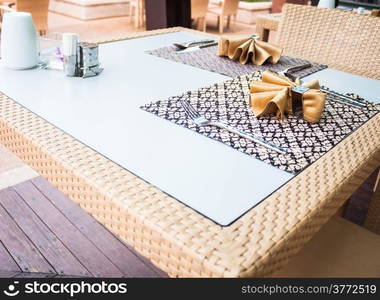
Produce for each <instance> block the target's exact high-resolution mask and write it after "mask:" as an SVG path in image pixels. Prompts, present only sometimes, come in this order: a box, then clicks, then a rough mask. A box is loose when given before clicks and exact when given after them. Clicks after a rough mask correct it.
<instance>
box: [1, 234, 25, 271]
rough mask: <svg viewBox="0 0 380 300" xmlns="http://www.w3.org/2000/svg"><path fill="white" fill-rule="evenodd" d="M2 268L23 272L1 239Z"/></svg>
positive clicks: (3, 269)
mask: <svg viewBox="0 0 380 300" xmlns="http://www.w3.org/2000/svg"><path fill="white" fill-rule="evenodd" d="M0 270H2V271H14V272H21V269H20V268H19V266H18V265H17V264H16V262H15V261H14V259H13V257H12V256H11V255H10V254H9V252H8V250H7V249H6V248H5V247H4V245H3V243H2V242H1V241H0Z"/></svg>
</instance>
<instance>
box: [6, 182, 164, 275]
mask: <svg viewBox="0 0 380 300" xmlns="http://www.w3.org/2000/svg"><path fill="white" fill-rule="evenodd" d="M56 276H58V277H60V276H73V277H166V274H165V273H164V272H162V271H161V270H159V269H157V268H156V267H155V266H153V265H152V264H151V263H150V262H149V261H148V260H147V259H145V258H143V257H141V256H140V255H138V254H137V253H136V252H135V251H134V250H133V249H131V248H130V247H128V246H126V245H125V244H124V243H122V242H121V241H120V240H119V239H117V238H116V237H115V236H114V235H113V234H112V233H110V232H109V231H108V230H107V229H106V228H105V227H103V226H102V225H101V224H99V223H98V222H97V221H96V220H95V219H93V218H92V217H91V216H89V215H88V214H87V213H86V212H85V211H84V210H82V209H81V208H80V207H79V206H78V205H76V204H75V203H73V202H72V201H71V200H70V199H68V198H67V197H66V196H64V195H63V194H62V193H60V192H59V191H58V190H57V189H55V188H54V187H53V186H51V185H50V184H49V183H48V182H47V181H46V180H45V179H43V178H42V177H35V178H32V179H30V180H27V181H24V182H21V183H18V184H16V185H14V186H10V187H7V188H4V189H2V190H0V277H56Z"/></svg>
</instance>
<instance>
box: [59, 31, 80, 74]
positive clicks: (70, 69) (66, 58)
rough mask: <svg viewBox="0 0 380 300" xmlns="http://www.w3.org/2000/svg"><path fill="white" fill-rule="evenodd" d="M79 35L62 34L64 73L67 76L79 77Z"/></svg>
mask: <svg viewBox="0 0 380 300" xmlns="http://www.w3.org/2000/svg"><path fill="white" fill-rule="evenodd" d="M78 43H79V35H78V34H76V33H63V34H62V52H63V72H64V73H65V74H66V76H70V77H74V76H77V64H78V59H77V58H78V55H77V54H78Z"/></svg>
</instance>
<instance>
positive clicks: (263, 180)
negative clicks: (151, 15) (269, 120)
mask: <svg viewBox="0 0 380 300" xmlns="http://www.w3.org/2000/svg"><path fill="white" fill-rule="evenodd" d="M190 40H194V36H192V35H191V34H189V33H181V32H178V33H171V34H165V35H160V36H153V37H146V38H141V39H134V40H128V41H121V42H115V43H110V44H103V45H100V60H101V62H102V65H103V67H104V69H105V70H104V72H103V73H102V74H101V75H100V76H98V77H93V78H87V79H80V78H68V77H65V76H64V75H63V74H62V73H60V72H56V71H46V70H36V69H34V70H27V71H13V70H8V69H5V68H3V67H0V91H1V92H3V93H5V94H6V95H8V96H9V97H11V98H13V99H14V100H16V101H17V102H18V103H20V104H21V105H23V106H25V107H27V108H28V109H30V110H31V111H33V112H34V113H36V114H38V115H40V116H41V117H43V118H44V119H46V120H47V121H49V122H51V123H52V124H54V125H55V126H57V127H58V128H60V129H62V130H64V131H66V132H67V133H69V134H71V135H72V136H74V137H75V138H77V139H78V140H79V141H81V142H83V143H84V144H86V145H88V146H90V147H92V148H93V149H95V150H96V151H98V152H99V153H101V154H103V155H104V156H106V157H108V158H109V159H111V160H112V161H114V162H116V163H117V164H119V165H121V166H122V167H124V168H126V169H127V170H129V171H131V172H133V173H134V174H136V175H138V176H140V177H141V178H143V179H144V180H146V181H147V182H149V183H151V184H153V185H155V186H157V187H158V188H160V189H161V190H163V191H164V192H166V193H168V194H170V195H171V196H173V197H175V198H176V199H178V200H179V201H181V202H182V203H184V204H186V205H188V206H190V207H192V208H193V209H195V210H197V211H198V212H199V213H201V214H203V215H204V216H206V217H208V218H210V219H211V220H213V221H215V222H216V223H219V224H221V225H228V224H230V223H231V222H233V221H234V220H236V219H237V218H238V217H239V216H241V215H242V214H244V213H245V212H247V211H248V210H249V209H251V208H252V207H254V206H255V205H256V204H257V203H259V202H261V201H262V200H263V199H265V198H266V197H267V196H268V195H270V194H271V193H273V192H274V191H275V190H277V189H278V188H279V187H281V186H282V185H283V184H285V183H286V182H287V181H288V180H290V179H291V178H292V177H293V175H292V174H289V173H287V172H284V171H281V170H279V169H277V168H275V167H272V166H270V165H268V164H266V163H264V162H262V161H260V160H257V159H254V158H252V157H250V156H248V155H246V154H243V153H240V152H239V151H236V150H234V149H232V148H230V147H228V146H226V145H224V144H222V143H219V142H216V141H213V140H211V139H208V138H206V137H204V136H202V135H200V134H197V133H195V132H193V131H191V130H188V129H185V128H182V127H180V126H178V125H175V124H173V123H171V122H168V121H166V120H164V119H161V118H159V117H157V116H155V115H153V114H150V113H147V112H145V111H143V110H141V109H140V106H141V105H143V104H145V103H148V102H150V101H155V100H161V99H166V98H168V97H169V96H173V95H178V94H180V93H182V92H185V91H188V90H194V89H198V88H200V87H205V86H208V85H211V84H214V83H217V82H222V81H224V80H226V79H229V78H228V77H226V76H223V75H219V74H216V73H212V72H208V71H205V70H200V69H197V68H194V67H191V66H187V65H183V64H180V63H176V62H171V61H168V60H164V59H162V58H158V57H155V56H151V55H148V54H145V53H144V51H146V50H151V49H155V48H159V47H164V46H168V45H170V44H171V43H173V42H185V41H190ZM310 77H318V78H319V79H321V81H322V84H328V86H329V87H331V88H333V89H336V90H337V91H340V92H350V91H351V92H356V93H359V94H361V95H363V96H364V97H367V99H368V100H374V101H376V100H377V101H379V102H380V82H379V81H376V80H370V79H366V78H362V77H359V76H354V75H350V74H346V73H343V72H339V71H334V70H329V69H327V70H324V71H321V72H319V73H318V74H314V75H311V76H310Z"/></svg>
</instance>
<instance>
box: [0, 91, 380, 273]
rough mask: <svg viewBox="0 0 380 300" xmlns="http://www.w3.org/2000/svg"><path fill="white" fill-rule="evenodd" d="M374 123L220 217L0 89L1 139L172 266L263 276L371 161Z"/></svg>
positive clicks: (377, 154) (378, 152)
mask: <svg viewBox="0 0 380 300" xmlns="http://www.w3.org/2000/svg"><path fill="white" fill-rule="evenodd" d="M379 130H380V115H377V116H376V117H374V118H373V119H371V120H370V121H368V122H367V123H366V124H365V125H363V126H362V127H360V128H359V129H358V130H357V131H356V132H354V133H353V134H352V135H350V136H349V137H348V138H346V139H345V140H344V141H342V142H341V143H340V144H338V145H337V146H336V147H335V148H334V149H332V150H331V151H330V152H328V153H327V154H326V155H324V156H323V157H321V158H320V159H319V160H318V161H317V162H316V163H314V164H313V165H311V166H310V167H309V168H307V169H306V170H305V171H303V172H302V173H301V174H299V175H298V176H296V177H295V178H294V179H293V180H291V181H290V182H289V183H288V184H286V185H285V186H283V187H282V188H281V189H279V190H277V191H276V192H275V193H273V194H272V195H271V196H270V197H268V198H267V199H266V200H265V201H263V202H262V203H261V204H260V205H258V206H257V207H255V208H254V209H252V210H251V211H249V212H248V213H247V214H245V215H244V216H243V217H241V218H240V219H239V220H238V221H237V222H235V223H234V224H233V225H231V226H229V227H220V226H218V225H215V224H214V223H213V222H211V221H209V220H208V219H206V218H204V217H203V216H201V215H200V214H198V213H196V212H194V211H193V210H192V209H190V208H188V207H186V206H184V205H182V204H181V203H180V202H178V201H176V200H175V199H172V198H170V197H169V196H167V195H165V194H164V193H162V192H161V191H159V190H158V189H156V188H154V187H152V186H151V185H149V184H147V183H146V182H144V181H143V180H141V179H139V178H137V177H136V176H134V175H133V174H131V173H129V172H128V171H126V170H124V169H122V168H121V167H119V166H117V165H116V164H114V163H112V162H111V161H109V160H108V159H106V158H104V157H103V156H101V155H100V154H98V153H96V152H94V151H93V150H91V149H90V148H88V147H86V146H85V145H83V144H81V143H80V142H78V141H76V140H75V139H73V138H72V137H70V136H68V135H67V134H65V133H64V132H62V131H61V130H59V129H57V128H55V127H54V126H52V125H50V124H49V123H47V122H46V121H44V120H43V119H41V118H39V117H37V116H36V115H34V114H33V113H31V112H29V111H28V110H26V109H25V108H23V107H21V106H20V105H18V104H16V103H15V102H14V101H13V100H11V99H10V98H8V97H7V96H5V95H3V94H1V93H0V142H1V143H3V144H4V145H5V146H6V147H7V148H9V149H11V150H12V151H13V152H14V153H15V154H17V155H18V156H19V157H20V158H22V159H23V160H24V161H25V162H27V163H28V164H29V165H30V166H32V167H33V168H35V169H36V170H37V171H38V172H39V173H40V174H41V175H43V176H44V177H46V178H47V179H48V180H49V181H50V182H51V183H52V184H53V185H55V186H56V187H58V188H59V189H60V190H61V191H63V192H64V193H65V194H67V195H68V196H69V197H70V198H71V199H72V200H73V201H75V202H77V203H79V204H80V205H81V206H82V207H83V208H84V209H85V210H86V211H88V212H89V213H90V214H92V215H93V216H94V217H95V218H96V219H97V220H99V221H100V222H101V223H103V224H104V225H105V226H107V228H109V229H110V230H111V231H112V232H113V233H115V234H116V235H118V236H119V237H120V238H121V239H123V240H124V241H126V242H127V243H129V244H130V245H132V246H133V247H135V248H136V249H137V250H138V251H139V252H140V253H141V254H142V255H145V256H147V257H148V258H150V259H151V260H152V261H153V262H154V263H155V264H156V265H157V266H159V267H160V268H162V269H163V270H165V271H167V272H168V273H169V274H170V275H171V276H191V277H192V276H203V277H209V276H268V275H270V274H271V273H272V272H273V271H275V270H277V269H279V268H281V267H282V266H283V265H284V264H285V263H286V262H287V261H288V260H289V258H290V257H292V255H294V254H295V253H296V252H297V251H298V250H299V249H300V248H301V247H302V246H303V245H304V244H305V243H306V242H307V241H308V240H309V239H310V238H311V237H312V236H313V234H314V233H315V232H316V231H317V230H319V228H320V227H321V226H322V225H323V224H324V223H325V222H326V221H327V219H328V218H330V217H331V216H332V215H333V214H334V213H335V212H336V210H337V209H338V208H339V207H340V206H341V205H342V204H343V202H344V201H345V200H346V199H347V198H348V197H349V195H350V194H351V193H352V192H353V191H354V190H355V189H356V188H357V187H358V186H359V185H360V184H361V183H362V182H363V181H364V179H365V178H366V177H368V175H369V174H370V173H371V172H373V170H374V169H375V168H376V167H377V165H378V162H379V159H380V136H379V134H378V132H379ZM348 149H349V151H348Z"/></svg>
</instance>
